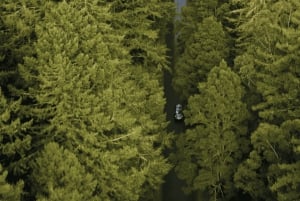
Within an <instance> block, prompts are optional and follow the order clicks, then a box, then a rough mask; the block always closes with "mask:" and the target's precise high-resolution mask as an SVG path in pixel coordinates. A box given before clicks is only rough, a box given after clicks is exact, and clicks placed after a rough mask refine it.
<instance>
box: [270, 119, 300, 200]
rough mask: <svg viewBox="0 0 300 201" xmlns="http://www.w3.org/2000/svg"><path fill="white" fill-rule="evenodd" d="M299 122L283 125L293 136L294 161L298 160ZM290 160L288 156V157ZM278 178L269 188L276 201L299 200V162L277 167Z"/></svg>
mask: <svg viewBox="0 0 300 201" xmlns="http://www.w3.org/2000/svg"><path fill="white" fill-rule="evenodd" d="M299 126H300V121H299V119H298V120H294V121H288V122H286V123H285V129H288V130H289V131H290V132H291V131H292V133H293V134H294V135H293V136H292V140H291V142H292V146H293V155H294V156H295V158H296V159H298V158H299V153H300V141H299V137H298V136H297V131H299ZM289 158H290V156H289ZM279 169H280V172H281V173H280V176H278V177H277V179H276V181H275V183H274V184H273V185H272V186H271V190H272V191H274V192H276V194H277V200H278V201H288V200H299V199H300V193H299V188H300V180H299V178H300V161H299V160H296V161H295V162H293V163H283V164H280V165H279Z"/></svg>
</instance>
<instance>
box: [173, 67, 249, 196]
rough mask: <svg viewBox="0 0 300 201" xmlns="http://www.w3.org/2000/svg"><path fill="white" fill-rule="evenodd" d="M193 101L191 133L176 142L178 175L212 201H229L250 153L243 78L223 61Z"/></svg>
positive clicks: (189, 116)
mask: <svg viewBox="0 0 300 201" xmlns="http://www.w3.org/2000/svg"><path fill="white" fill-rule="evenodd" d="M199 91H200V92H199V94H196V95H194V96H192V97H190V99H189V102H188V109H187V112H186V123H187V124H188V126H189V127H191V128H190V129H188V130H187V131H186V133H185V134H183V135H182V136H180V137H179V139H178V142H177V147H178V153H177V159H178V166H177V167H176V172H177V174H178V176H179V177H180V178H181V179H184V180H185V181H186V183H187V187H188V188H187V189H188V190H200V191H209V193H210V195H211V198H210V200H230V199H231V198H232V197H233V196H234V193H235V191H236V189H235V187H234V183H233V174H234V172H235V171H236V169H237V165H238V164H239V162H240V160H241V158H242V156H243V154H244V153H245V152H246V151H247V149H248V146H247V144H248V143H247V139H246V136H245V134H246V132H247V129H246V125H245V123H246V119H247V109H246V105H245V104H244V103H243V102H242V98H243V93H244V91H243V88H242V86H241V81H240V78H239V76H238V75H237V74H235V73H234V72H232V71H231V70H230V68H229V67H227V65H226V63H225V62H224V61H222V62H221V63H220V66H218V67H214V68H213V69H212V70H211V72H210V73H209V74H208V78H207V82H202V83H200V84H199Z"/></svg>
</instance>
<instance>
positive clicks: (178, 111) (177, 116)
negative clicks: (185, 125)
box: [174, 104, 184, 121]
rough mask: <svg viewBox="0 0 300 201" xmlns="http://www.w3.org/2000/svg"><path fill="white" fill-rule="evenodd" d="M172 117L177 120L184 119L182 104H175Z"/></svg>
mask: <svg viewBox="0 0 300 201" xmlns="http://www.w3.org/2000/svg"><path fill="white" fill-rule="evenodd" d="M174 118H175V120H177V121H182V120H183V119H184V115H183V112H182V105H181V104H177V105H176V106H175V114H174Z"/></svg>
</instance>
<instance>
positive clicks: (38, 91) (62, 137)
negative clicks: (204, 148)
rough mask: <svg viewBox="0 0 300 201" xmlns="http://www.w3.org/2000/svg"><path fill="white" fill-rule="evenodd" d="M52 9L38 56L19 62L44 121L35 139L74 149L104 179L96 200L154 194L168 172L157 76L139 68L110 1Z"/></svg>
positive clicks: (41, 33)
mask: <svg viewBox="0 0 300 201" xmlns="http://www.w3.org/2000/svg"><path fill="white" fill-rule="evenodd" d="M46 7H47V11H46V13H45V18H44V21H43V22H42V23H40V24H38V25H37V28H36V33H37V38H38V40H37V43H36V44H35V49H36V52H37V55H36V56H35V57H27V58H26V59H25V64H24V65H22V66H20V71H21V72H22V74H23V76H24V78H25V79H27V80H32V82H33V83H35V85H33V87H32V88H31V89H30V90H29V93H31V95H32V96H33V97H34V98H35V100H36V102H37V103H36V104H35V108H34V112H35V114H36V119H37V120H40V122H41V124H40V125H42V127H40V125H38V127H35V128H33V129H36V130H39V131H40V132H39V133H37V134H36V135H35V136H34V138H35V140H36V144H40V145H45V144H48V143H49V142H52V141H55V142H58V143H59V144H60V145H61V146H62V147H63V148H64V149H67V150H69V151H70V152H71V153H73V154H75V156H76V157H77V158H78V160H79V162H80V164H81V165H82V166H83V167H84V168H85V169H86V171H87V173H88V174H91V175H92V176H93V178H94V179H95V181H96V182H97V184H96V188H95V191H94V195H95V197H96V198H97V200H138V199H142V198H143V199H144V200H146V199H150V200H151V199H152V198H151V196H153V195H152V194H153V193H152V194H148V193H149V192H152V191H154V192H155V191H157V189H158V188H159V185H160V184H161V183H162V178H163V176H164V175H165V174H166V172H167V171H168V170H169V165H168V164H167V162H166V159H164V158H163V157H162V155H161V147H160V146H158V147H154V144H155V143H158V145H160V143H161V135H162V134H163V133H162V129H164V128H165V123H164V115H163V107H164V99H163V94H162V89H161V87H160V86H159V83H158V81H157V80H156V79H153V78H151V76H150V75H149V74H148V73H146V72H145V71H144V70H143V69H142V68H139V67H137V68H135V69H133V68H132V66H131V64H130V61H129V60H128V59H127V56H128V52H127V51H126V50H125V49H124V48H122V44H121V42H122V37H121V36H119V35H118V34H117V33H116V32H115V31H114V30H112V29H111V27H110V26H108V24H107V22H109V21H111V20H112V19H111V17H112V15H111V14H110V13H108V7H107V6H104V5H99V4H97V2H89V3H88V2H86V1H74V2H70V3H67V2H59V3H49V4H48V5H47V6H46ZM34 72H35V73H34ZM141 78H143V79H141ZM33 168H34V167H33ZM34 169H35V168H34ZM34 190H35V189H32V191H34ZM66 190H67V189H66ZM57 193H60V190H59V192H57ZM145 194H146V196H148V197H143V196H144V195H145ZM57 195H59V194H57ZM53 196H54V194H53ZM41 199H42V198H41ZM53 199H56V197H53Z"/></svg>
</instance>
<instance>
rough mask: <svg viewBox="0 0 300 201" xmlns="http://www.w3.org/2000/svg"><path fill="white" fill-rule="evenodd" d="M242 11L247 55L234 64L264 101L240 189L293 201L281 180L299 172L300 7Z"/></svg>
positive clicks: (254, 6) (257, 106) (253, 4)
mask: <svg viewBox="0 0 300 201" xmlns="http://www.w3.org/2000/svg"><path fill="white" fill-rule="evenodd" d="M244 6H245V8H244V9H242V10H243V12H244V13H245V14H244V15H242V23H241V25H240V27H239V28H240V30H241V37H240V42H241V46H243V49H244V52H243V53H242V54H241V55H240V56H239V57H238V58H237V60H236V64H237V66H239V69H240V73H241V76H242V78H243V80H244V82H245V84H247V85H248V86H249V88H250V89H251V90H252V92H254V93H257V94H258V96H260V97H261V98H260V100H259V101H258V102H256V103H252V105H251V106H252V109H253V111H255V112H257V113H258V115H259V118H260V122H259V126H258V128H257V129H256V130H255V131H254V132H253V133H252V136H251V143H252V146H253V150H252V151H251V153H250V154H249V156H248V158H247V159H246V160H245V161H244V162H243V163H242V165H241V166H240V167H239V169H238V171H237V173H236V175H235V180H236V185H237V186H238V187H239V188H241V189H243V190H244V191H245V192H247V193H249V194H250V195H251V196H252V197H253V199H256V200H259V199H263V200H279V199H282V200H284V199H287V200H293V199H294V197H297V194H295V193H294V189H295V188H294V187H293V186H292V183H289V182H288V180H285V179H281V178H284V176H283V175H282V174H284V173H283V172H285V171H286V169H285V167H286V166H290V167H296V166H297V163H295V161H297V160H298V156H297V154H296V153H294V152H293V147H292V146H291V145H292V144H293V142H294V138H297V137H295V136H296V134H295V133H294V131H293V127H294V128H297V127H298V123H297V122H298V119H299V114H300V113H299V101H298V97H299V90H298V86H299V79H298V77H299V70H298V64H299V56H298V52H299V45H298V44H297V43H294V41H295V40H297V38H298V37H299V28H298V27H299V8H300V4H299V2H298V1H293V0H291V1H275V2H274V1H250V2H248V3H245V4H244ZM291 122H293V123H291ZM279 164H282V165H279ZM287 174H288V173H287ZM283 181H286V182H287V183H285V184H284V183H283ZM274 183H276V184H274ZM281 187H282V188H285V190H286V192H285V193H284V194H285V195H286V198H284V196H285V195H284V196H283V194H282V191H281V189H280V188H281ZM271 190H273V192H272V191H271ZM274 192H276V193H274ZM277 196H278V197H277Z"/></svg>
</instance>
